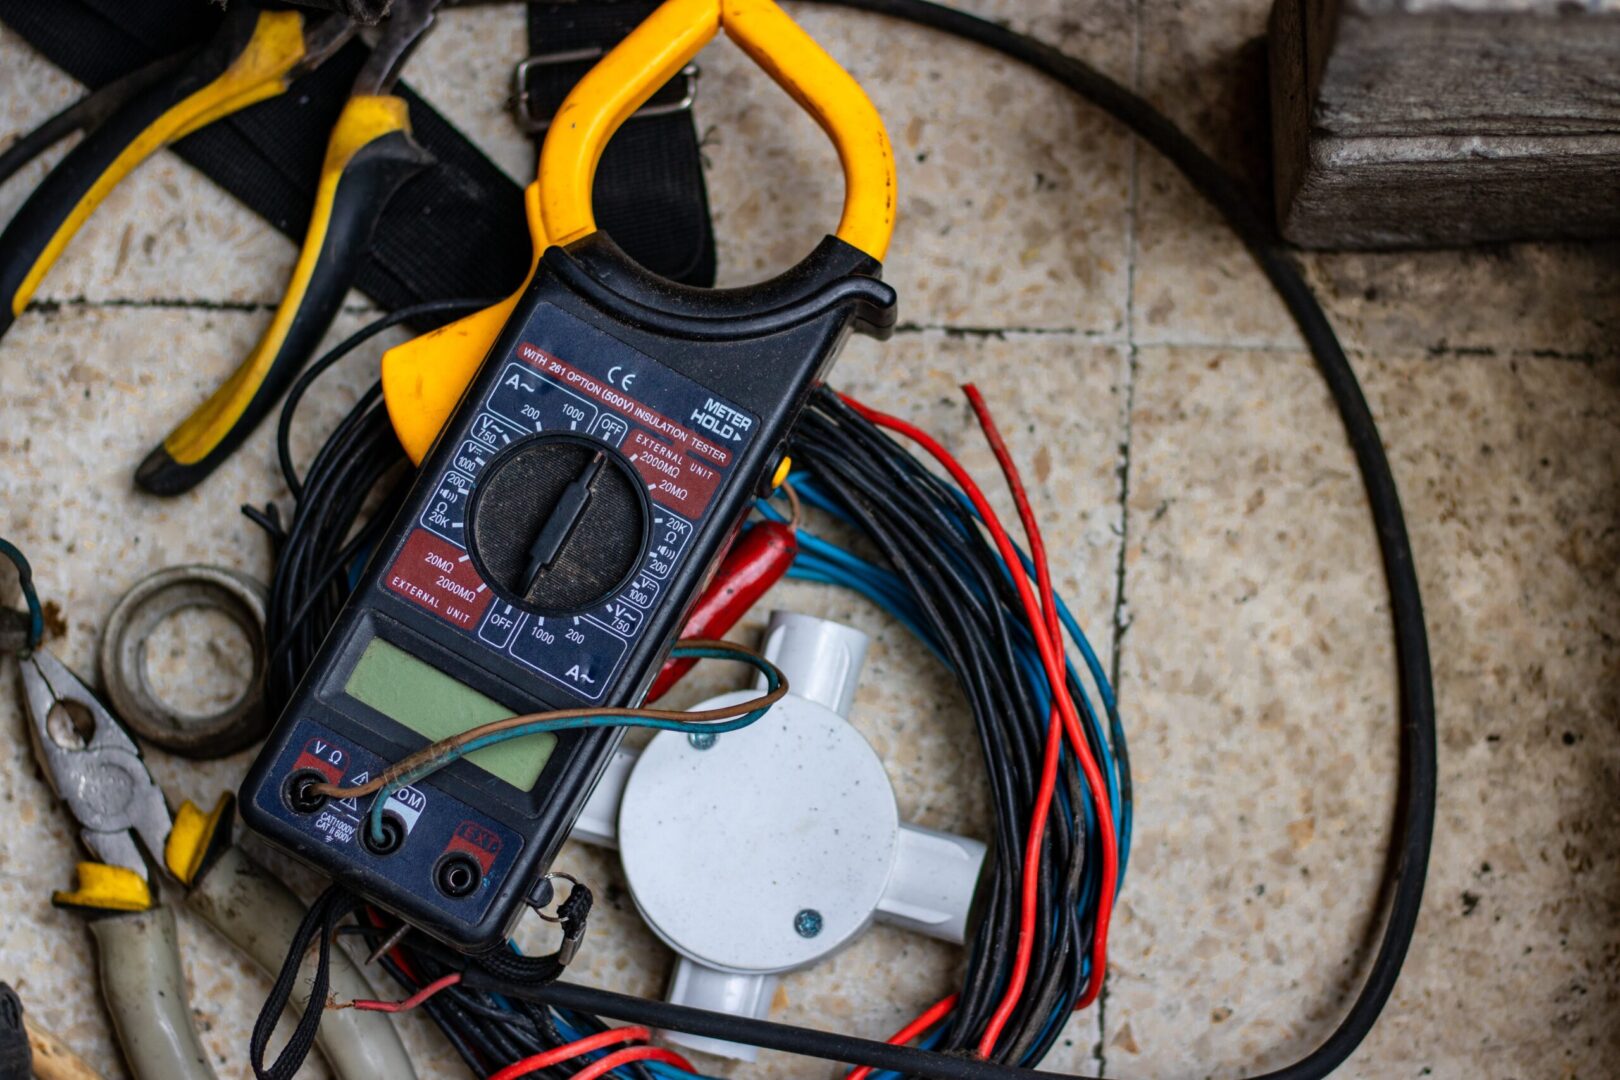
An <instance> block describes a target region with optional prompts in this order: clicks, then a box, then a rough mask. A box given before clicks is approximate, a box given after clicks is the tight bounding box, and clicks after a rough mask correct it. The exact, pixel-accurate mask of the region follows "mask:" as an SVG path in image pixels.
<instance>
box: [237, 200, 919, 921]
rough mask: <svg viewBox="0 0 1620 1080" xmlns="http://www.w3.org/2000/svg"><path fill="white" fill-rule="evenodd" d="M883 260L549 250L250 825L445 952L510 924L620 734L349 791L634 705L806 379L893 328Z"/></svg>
mask: <svg viewBox="0 0 1620 1080" xmlns="http://www.w3.org/2000/svg"><path fill="white" fill-rule="evenodd" d="M880 272H881V265H880V264H879V263H878V262H877V261H876V260H875V259H873V258H871V257H870V256H869V255H866V254H864V253H863V252H861V251H860V250H858V249H857V248H855V247H852V246H851V245H849V244H847V243H845V242H844V241H842V240H840V239H838V238H836V237H828V238H827V239H826V240H824V241H823V242H822V243H821V244H820V245H819V246H818V247H817V249H816V251H815V252H814V253H813V254H812V255H811V256H810V258H808V259H806V260H805V261H804V262H802V263H800V264H799V265H798V266H797V267H795V268H794V269H793V270H791V271H789V272H788V273H787V274H785V275H783V276H781V277H779V278H777V279H775V280H772V281H769V282H766V283H763V284H760V285H755V286H751V287H749V288H745V289H732V290H701V289H688V288H684V287H681V286H676V285H672V284H671V283H670V282H668V281H665V280H663V279H661V278H658V277H655V276H653V275H651V274H649V273H647V272H646V271H644V270H642V269H641V268H640V267H638V266H636V265H635V264H634V263H633V262H631V261H630V260H629V259H627V258H626V257H625V256H624V255H623V254H622V253H621V252H620V251H619V250H618V249H617V248H616V247H615V246H614V245H613V243H612V241H611V240H610V239H609V238H608V237H607V236H606V235H605V234H603V233H600V232H597V233H593V234H591V235H590V236H587V237H586V238H584V239H582V240H580V241H577V242H575V243H574V244H572V245H570V246H569V247H567V248H561V247H553V248H550V249H549V250H547V251H546V252H545V254H544V255H543V256H542V258H541V259H540V262H539V265H538V268H537V271H536V273H535V275H534V278H533V280H532V282H531V284H530V286H529V288H528V289H527V291H526V292H525V294H524V296H523V298H522V299H521V301H520V302H519V303H518V305H517V307H516V308H515V309H514V312H513V315H512V317H511V319H510V320H509V321H508V323H507V324H506V328H505V330H504V331H503V332H502V333H501V335H500V337H499V338H498V339H497V341H496V343H495V345H494V347H493V348H492V349H491V351H490V352H489V354H488V355H487V357H486V358H485V360H484V362H483V364H482V366H481V367H480V368H479V370H478V372H477V374H476V376H475V377H474V378H473V380H472V382H471V383H470V384H469V386H468V388H467V391H466V393H465V395H464V396H463V398H462V400H461V403H460V404H459V405H458V406H457V409H456V412H455V414H454V416H453V417H452V418H451V420H450V421H449V423H448V424H446V426H445V428H444V429H443V431H442V432H441V434H440V436H439V438H438V441H437V442H436V443H435V444H434V447H433V449H432V450H431V452H430V453H429V454H428V455H427V457H426V458H425V459H424V461H423V463H422V468H421V470H420V472H419V473H418V475H417V478H416V481H415V483H414V485H413V486H412V488H411V490H410V494H409V496H408V498H407V499H406V501H405V504H404V507H403V509H402V510H401V511H400V513H399V516H398V517H397V518H396V519H395V521H394V523H393V525H392V528H391V529H390V531H389V533H388V535H387V538H386V539H385V540H384V541H383V542H382V543H381V544H380V545H379V547H378V549H377V551H376V553H375V555H374V556H373V558H372V559H371V562H370V564H369V566H368V568H367V569H366V571H365V573H364V575H363V576H362V578H361V580H360V582H359V584H358V586H357V588H356V590H355V592H354V594H353V596H352V597H351V599H350V600H349V602H348V604H347V606H346V607H345V609H344V610H343V612H342V614H341V616H340V617H339V618H338V621H337V623H336V624H335V626H334V628H333V630H332V631H331V633H330V635H329V636H328V637H327V639H326V641H325V643H324V644H323V645H322V647H321V650H320V652H319V654H318V656H317V658H316V660H315V662H314V664H313V665H312V666H311V668H310V670H309V672H308V673H307V674H306V676H305V678H304V681H303V683H302V684H301V685H300V686H299V688H298V690H297V692H296V694H295V695H294V697H293V699H292V701H291V703H290V704H289V705H288V707H287V709H286V711H285V712H284V713H283V715H282V717H281V718H280V721H279V722H278V724H277V726H276V728H275V730H274V731H273V732H272V734H271V736H270V739H269V741H268V742H267V743H266V745H265V747H264V749H263V751H262V752H261V754H260V756H259V758H258V760H257V761H256V762H255V763H254V766H253V768H252V770H251V771H250V773H249V774H248V777H247V779H246V781H245V782H244V785H243V788H242V794H241V803H240V805H241V808H242V814H243V817H244V819H245V820H246V821H247V822H248V824H249V825H250V826H251V827H252V828H253V829H255V830H256V831H258V832H259V833H261V834H262V835H264V836H265V837H267V838H268V839H270V840H271V841H273V842H274V843H276V844H277V845H278V846H280V847H282V848H284V849H286V850H287V851H289V852H291V853H293V854H294V855H296V856H297V857H298V858H300V859H302V860H303V861H305V862H307V863H309V864H311V865H312V866H314V867H315V868H317V869H318V870H320V871H321V872H323V873H325V874H327V875H328V876H330V877H331V878H333V879H334V880H336V881H338V882H340V883H342V884H343V885H345V886H347V887H348V888H350V889H352V890H353V891H355V892H357V893H359V894H360V895H362V896H363V897H365V898H366V899H367V900H368V901H370V902H373V903H375V904H377V905H378V906H380V907H382V908H385V909H387V910H389V911H392V912H394V913H395V914H397V915H398V916H400V917H401V918H403V919H405V920H406V921H408V922H410V923H412V924H413V925H415V926H418V927H420V928H422V929H423V930H426V931H427V932H429V933H431V934H433V935H434V936H436V937H438V938H440V939H442V940H443V941H445V942H446V943H448V944H450V945H452V946H454V947H456V948H459V949H463V950H469V951H470V950H481V949H484V948H488V947H491V946H493V945H495V944H497V943H499V942H501V941H502V940H503V939H504V938H505V937H506V936H507V934H508V933H509V931H510V930H511V928H512V926H513V923H514V922H515V921H516V919H517V917H518V915H519V914H520V913H521V911H522V908H523V904H524V901H525V900H526V899H527V898H528V897H529V896H530V894H531V891H532V890H533V888H534V886H535V884H536V883H537V881H538V880H539V879H540V877H541V876H542V875H543V874H544V873H545V872H546V870H547V868H548V867H549V865H550V863H551V860H552V859H553V858H554V856H555V855H556V852H557V850H558V848H559V847H560V846H561V844H562V842H563V840H564V839H565V838H566V837H567V835H568V833H569V830H570V829H571V827H572V825H573V822H574V819H575V817H576V816H577V815H578V813H579V811H580V809H581V808H582V807H583V805H584V803H585V800H586V799H587V798H588V796H589V795H590V792H591V790H592V788H593V787H594V786H595V784H596V781H597V779H598V777H599V775H600V773H601V771H602V770H603V768H604V767H605V766H606V764H607V762H608V760H609V758H610V756H611V754H612V751H613V748H614V747H615V746H616V745H617V743H618V740H619V738H620V737H621V735H622V733H623V729H622V728H616V727H607V728H597V729H592V730H581V731H570V732H563V733H560V734H557V735H531V736H526V737H524V738H523V739H519V740H514V741H512V742H509V743H504V744H502V745H500V746H498V747H489V748H486V749H485V750H481V751H478V752H476V753H474V754H472V755H469V756H468V757H467V758H465V759H463V760H460V761H457V762H456V763H454V764H452V765H450V766H449V767H447V768H445V769H443V770H441V771H439V772H437V773H435V774H434V775H433V776H431V777H430V778H429V779H428V780H426V781H424V782H422V783H420V784H418V785H416V786H414V787H409V788H404V789H401V790H400V791H398V792H396V793H395V794H394V795H393V796H391V797H390V799H389V802H388V804H387V806H386V807H385V808H384V820H385V823H386V826H387V828H386V834H385V841H384V842H382V843H378V842H377V841H375V840H374V839H373V838H371V837H370V836H369V835H368V834H367V832H366V830H365V828H364V818H365V815H366V814H367V812H368V811H369V810H370V806H369V801H370V800H369V799H360V800H336V799H321V798H319V797H315V798H310V797H309V796H308V795H307V793H305V792H303V787H304V786H307V783H308V781H309V779H310V778H317V779H319V780H324V781H328V782H331V783H339V784H345V785H350V786H352V785H356V784H360V783H364V782H365V781H366V780H367V779H369V777H371V776H373V775H375V774H376V773H377V772H378V771H379V770H381V769H383V768H385V767H386V766H388V765H389V764H392V763H393V762H395V761H397V760H399V759H400V758H403V757H405V756H406V755H407V754H409V753H411V752H413V751H415V750H418V749H421V748H422V747H423V746H425V745H427V744H429V743H430V742H433V741H435V740H437V739H439V738H443V737H444V736H447V735H450V734H453V733H455V732H457V731H461V730H466V729H467V728H470V727H472V726H475V725H476V724H478V723H482V722H485V721H487V720H491V719H498V718H501V717H504V716H508V715H513V714H520V713H529V712H538V711H542V710H547V709H555V708H574V707H582V706H593V705H600V706H625V705H633V704H636V703H638V702H639V701H640V700H641V697H642V695H643V694H644V693H645V691H646V688H647V686H648V685H649V683H650V682H651V680H652V678H653V677H654V675H655V674H656V673H657V671H658V670H659V667H660V665H661V664H662V662H663V660H664V659H665V657H666V656H667V654H668V651H669V649H670V647H671V645H672V644H673V642H674V641H675V638H676V637H677V635H678V633H679V630H680V627H681V624H682V622H683V619H684V615H685V612H686V610H687V608H688V607H689V605H690V604H691V602H692V601H693V600H694V599H695V598H696V595H697V593H698V591H699V590H700V589H701V587H702V586H703V585H704V583H705V582H706V581H707V580H708V578H709V576H710V574H711V573H712V570H713V567H714V566H715V565H716V563H717V562H718V560H719V558H720V556H721V555H722V554H723V553H724V551H725V548H726V547H727V545H728V543H729V541H730V539H731V537H732V536H733V534H734V533H735V531H736V529H737V528H738V526H739V525H740V523H741V522H742V520H743V518H744V516H745V515H746V514H747V512H748V509H749V506H750V504H751V501H752V499H753V498H754V496H755V495H756V493H758V492H759V491H760V490H761V489H762V488H763V487H765V486H768V484H769V482H770V479H771V477H772V475H773V473H774V472H775V470H776V469H777V467H778V465H779V464H780V462H781V460H782V457H783V454H784V445H785V440H786V438H787V435H788V431H789V428H790V427H791V425H792V423H793V421H794V419H795V418H796V417H797V415H798V413H799V411H800V410H801V408H802V407H803V405H804V402H805V400H806V397H807V395H808V393H809V391H810V389H811V388H812V386H813V385H814V384H815V383H816V382H817V381H818V380H819V379H820V378H821V377H822V375H823V374H824V373H825V371H826V369H827V367H828V365H829V364H830V363H831V362H832V360H833V358H834V356H835V355H836V353H837V352H838V350H839V348H840V347H841V346H842V344H843V342H844V341H845V340H846V338H847V336H848V334H849V333H850V332H851V331H852V330H861V331H863V332H866V333H870V334H873V335H874V336H879V337H882V336H886V335H887V332H888V330H889V329H890V328H891V327H892V326H893V324H894V317H895V314H894V313H895V296H894V292H893V290H892V289H891V288H890V287H889V286H888V285H886V284H884V283H883V282H882V281H880V280H879V278H878V275H879V273H880Z"/></svg>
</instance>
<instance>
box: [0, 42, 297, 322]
mask: <svg viewBox="0 0 1620 1080" xmlns="http://www.w3.org/2000/svg"><path fill="white" fill-rule="evenodd" d="M303 58H304V17H303V16H302V15H300V14H298V13H297V12H293V11H264V12H260V13H259V18H258V22H257V23H256V24H255V26H254V29H253V37H252V38H251V39H250V40H249V41H248V44H247V47H246V48H244V49H243V50H242V52H241V54H240V55H238V56H237V57H236V59H235V60H233V61H231V64H230V66H229V67H227V68H226V69H225V70H224V71H223V72H221V73H220V75H219V77H218V78H216V79H215V80H214V81H213V82H211V83H209V84H208V85H207V86H205V87H203V88H202V89H201V90H198V91H197V92H196V93H193V94H190V95H188V96H187V97H186V98H185V99H184V100H182V101H180V102H179V103H178V104H176V105H175V106H174V107H173V108H171V109H169V110H168V111H167V112H165V113H164V114H163V115H162V116H160V117H158V118H157V119H156V120H155V121H153V122H152V124H151V125H150V126H149V127H147V129H146V130H145V131H143V132H141V133H140V134H139V135H137V136H136V137H135V138H134V139H133V140H132V141H131V142H130V144H129V145H128V146H126V147H124V150H123V152H122V153H120V154H119V155H118V156H117V157H116V158H114V159H113V162H112V164H111V165H109V166H107V170H106V171H105V172H103V173H102V174H101V175H100V176H98V177H97V178H96V181H95V183H93V184H92V185H91V186H90V190H88V191H86V192H85V193H84V195H83V196H82V197H81V198H80V199H79V201H78V203H76V204H75V205H74V207H73V209H72V210H71V211H69V212H68V215H67V217H66V218H64V219H63V220H62V224H61V225H59V226H57V229H56V232H55V233H53V234H52V235H51V238H50V240H49V241H48V242H47V243H46V245H45V247H44V249H43V250H41V251H40V254H39V258H38V259H36V260H35V261H34V265H33V266H32V267H30V268H29V270H28V273H27V274H26V275H25V276H24V277H23V280H22V284H21V285H19V286H18V287H17V291H16V293H14V294H13V295H12V297H11V313H12V314H13V315H21V314H22V312H23V309H24V308H25V307H27V306H28V301H29V300H30V299H32V298H33V295H34V292H35V290H37V289H38V288H39V284H40V282H41V281H43V280H44V278H45V275H46V273H48V272H49V271H50V268H51V267H52V266H53V265H55V263H56V260H57V259H58V258H60V257H61V254H62V251H63V249H64V248H66V247H67V245H68V241H70V240H72V239H73V236H74V234H75V233H77V232H78V231H79V229H80V227H81V226H83V225H84V223H85V221H86V220H87V219H88V218H89V217H90V215H91V214H93V213H95V211H96V207H98V206H100V205H101V202H102V200H103V199H105V198H106V197H107V196H108V194H110V193H111V192H112V190H113V188H115V187H117V186H118V185H119V183H120V182H121V181H122V180H123V179H124V177H126V176H128V175H129V173H130V172H131V171H132V170H133V169H134V168H135V167H136V166H137V165H139V164H140V163H141V162H143V161H145V160H146V159H147V158H148V157H151V156H152V154H153V153H154V152H156V151H157V150H158V149H159V148H160V147H164V146H167V145H168V144H169V143H172V142H174V141H175V140H177V139H181V138H184V137H185V136H187V135H189V134H191V133H192V132H193V131H196V130H197V129H198V128H201V127H204V126H206V125H208V124H211V123H213V122H214V121H215V120H217V119H219V118H220V117H222V116H228V115H230V114H231V113H233V112H236V111H237V110H238V109H245V108H247V107H248V106H249V105H252V104H254V103H255V102H258V101H263V100H264V99H265V98H269V97H274V96H275V95H277V94H279V93H281V92H282V91H283V90H285V89H286V88H287V82H286V79H285V76H286V75H287V73H288V72H289V71H291V70H292V69H293V67H294V66H295V65H296V64H297V63H298V62H299V61H300V60H302V59H303Z"/></svg>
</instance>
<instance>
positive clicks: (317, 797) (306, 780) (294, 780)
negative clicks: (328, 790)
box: [281, 769, 326, 814]
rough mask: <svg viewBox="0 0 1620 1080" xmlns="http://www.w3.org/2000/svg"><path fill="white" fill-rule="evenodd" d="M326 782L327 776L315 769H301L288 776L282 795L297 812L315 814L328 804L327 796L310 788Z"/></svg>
mask: <svg viewBox="0 0 1620 1080" xmlns="http://www.w3.org/2000/svg"><path fill="white" fill-rule="evenodd" d="M324 783H326V777H325V776H322V775H321V774H320V773H318V772H316V771H315V770H314V769H300V770H298V771H297V772H295V773H293V774H292V775H291V776H289V777H287V783H286V784H285V785H284V786H283V787H282V789H281V796H282V798H283V799H285V800H286V802H287V806H288V808H289V809H291V810H292V812H293V813H295V814H313V813H314V812H315V811H317V810H319V809H320V808H321V807H323V806H325V805H326V796H325V795H322V794H321V793H320V792H317V791H312V790H310V789H311V788H313V787H314V786H315V785H316V784H324Z"/></svg>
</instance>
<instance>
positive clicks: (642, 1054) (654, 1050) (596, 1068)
mask: <svg viewBox="0 0 1620 1080" xmlns="http://www.w3.org/2000/svg"><path fill="white" fill-rule="evenodd" d="M632 1061H662V1062H663V1063H664V1064H665V1065H673V1066H675V1067H676V1068H677V1069H684V1070H685V1071H687V1072H696V1071H697V1070H696V1069H694V1068H692V1063H691V1062H690V1061H687V1060H686V1059H685V1058H683V1057H681V1055H679V1054H677V1053H676V1052H675V1051H673V1050H665V1049H664V1048H663V1047H662V1046H628V1047H625V1048H624V1049H623V1050H618V1051H615V1052H614V1053H611V1054H609V1055H608V1056H607V1057H605V1058H600V1059H598V1060H596V1061H593V1062H591V1063H590V1064H589V1065H587V1066H585V1067H584V1068H583V1069H581V1070H579V1072H577V1073H575V1074H574V1075H573V1078H572V1080H596V1078H597V1077H598V1076H601V1075H602V1074H603V1073H607V1072H612V1071H613V1070H614V1069H617V1068H618V1067H619V1066H620V1065H628V1064H630V1063H631V1062H632Z"/></svg>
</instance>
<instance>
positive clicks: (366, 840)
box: [360, 814, 405, 855]
mask: <svg viewBox="0 0 1620 1080" xmlns="http://www.w3.org/2000/svg"><path fill="white" fill-rule="evenodd" d="M360 842H361V843H362V844H364V845H365V848H366V850H367V851H369V852H371V853H372V854H373V855H392V854H393V853H394V852H396V851H398V850H399V848H400V845H401V844H403V843H405V824H404V823H403V822H402V821H400V820H399V816H398V815H397V814H384V815H383V816H382V836H380V837H379V836H376V835H374V834H373V833H372V831H371V820H370V819H369V818H368V819H366V820H365V821H363V822H361V824H360Z"/></svg>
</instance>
